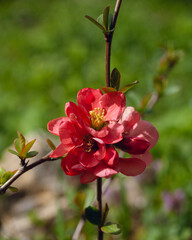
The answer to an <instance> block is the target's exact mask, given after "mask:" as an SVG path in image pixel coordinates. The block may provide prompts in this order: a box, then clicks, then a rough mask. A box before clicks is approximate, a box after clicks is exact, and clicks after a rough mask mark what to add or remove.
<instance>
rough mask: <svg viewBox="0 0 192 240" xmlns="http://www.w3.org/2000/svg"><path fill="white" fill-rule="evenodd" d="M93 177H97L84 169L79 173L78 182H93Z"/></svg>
mask: <svg viewBox="0 0 192 240" xmlns="http://www.w3.org/2000/svg"><path fill="white" fill-rule="evenodd" d="M95 179H97V177H96V176H95V175H94V174H93V173H92V172H88V171H86V172H84V173H82V174H81V178H80V182H81V183H83V184H85V183H90V182H93V181H94V180H95Z"/></svg>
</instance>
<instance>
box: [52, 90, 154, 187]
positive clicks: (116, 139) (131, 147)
mask: <svg viewBox="0 0 192 240" xmlns="http://www.w3.org/2000/svg"><path fill="white" fill-rule="evenodd" d="M124 110H125V96H124V94H123V93H121V92H110V93H106V94H103V93H102V92H101V90H99V89H92V88H84V89H82V90H80V91H79V93H78V95H77V104H75V103H73V102H68V103H66V105H65V113H66V115H67V117H61V118H58V119H54V120H52V121H50V122H49V123H48V130H49V131H50V132H51V133H52V134H55V135H57V136H59V137H60V140H61V144H60V145H59V146H58V147H57V148H56V149H55V150H54V151H53V152H52V153H51V155H50V157H52V158H57V157H62V161H61V167H62V169H63V171H64V172H65V173H66V174H67V175H71V176H75V175H81V182H82V183H87V182H91V181H94V180H95V179H96V178H97V177H106V178H108V177H111V176H112V175H114V174H116V173H118V172H121V173H123V174H125V175H127V176H136V175H138V174H140V173H142V172H143V171H144V169H145V168H146V165H147V164H149V163H150V162H151V160H152V157H151V155H150V153H149V150H150V149H151V148H152V147H153V146H154V145H155V144H156V142H157V139H158V133H157V131H156V129H155V128H154V127H153V126H152V125H151V124H150V123H148V122H146V121H141V120H140V116H139V114H138V113H137V112H136V111H135V110H134V108H132V107H128V108H126V110H125V112H124ZM121 117H122V118H121ZM120 118H121V119H120ZM115 147H117V148H120V149H121V150H123V151H126V152H128V153H129V154H130V155H131V158H120V157H119V155H118V152H117V151H116V150H115Z"/></svg>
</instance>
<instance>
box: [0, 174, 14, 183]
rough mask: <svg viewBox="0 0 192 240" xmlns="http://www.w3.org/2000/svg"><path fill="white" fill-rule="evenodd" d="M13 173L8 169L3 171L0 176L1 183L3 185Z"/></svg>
mask: <svg viewBox="0 0 192 240" xmlns="http://www.w3.org/2000/svg"><path fill="white" fill-rule="evenodd" d="M13 175H14V173H13V172H10V171H8V172H6V173H4V174H3V176H2V177H1V184H2V185H3V184H4V183H6V182H7V181H8V180H9V179H10V178H11V177H12V176H13Z"/></svg>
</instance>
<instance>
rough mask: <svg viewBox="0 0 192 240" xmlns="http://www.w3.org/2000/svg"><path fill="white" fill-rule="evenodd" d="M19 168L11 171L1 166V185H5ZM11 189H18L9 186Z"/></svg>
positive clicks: (13, 190)
mask: <svg viewBox="0 0 192 240" xmlns="http://www.w3.org/2000/svg"><path fill="white" fill-rule="evenodd" d="M16 172H17V170H15V171H13V172H11V171H7V172H6V171H5V169H4V168H0V187H1V186H3V184H5V183H6V182H7V181H8V180H9V179H10V178H11V177H12V176H13V175H14V174H15V173H16ZM9 190H11V191H12V192H17V191H18V189H17V188H16V187H12V186H9Z"/></svg>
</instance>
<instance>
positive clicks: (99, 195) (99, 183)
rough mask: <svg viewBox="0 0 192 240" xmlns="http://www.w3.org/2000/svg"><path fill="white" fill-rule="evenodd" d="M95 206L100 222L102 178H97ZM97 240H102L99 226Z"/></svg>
mask: <svg viewBox="0 0 192 240" xmlns="http://www.w3.org/2000/svg"><path fill="white" fill-rule="evenodd" d="M97 205H98V210H99V212H100V222H101V219H102V213H103V208H102V178H97ZM98 240H103V232H102V231H101V226H98Z"/></svg>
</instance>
